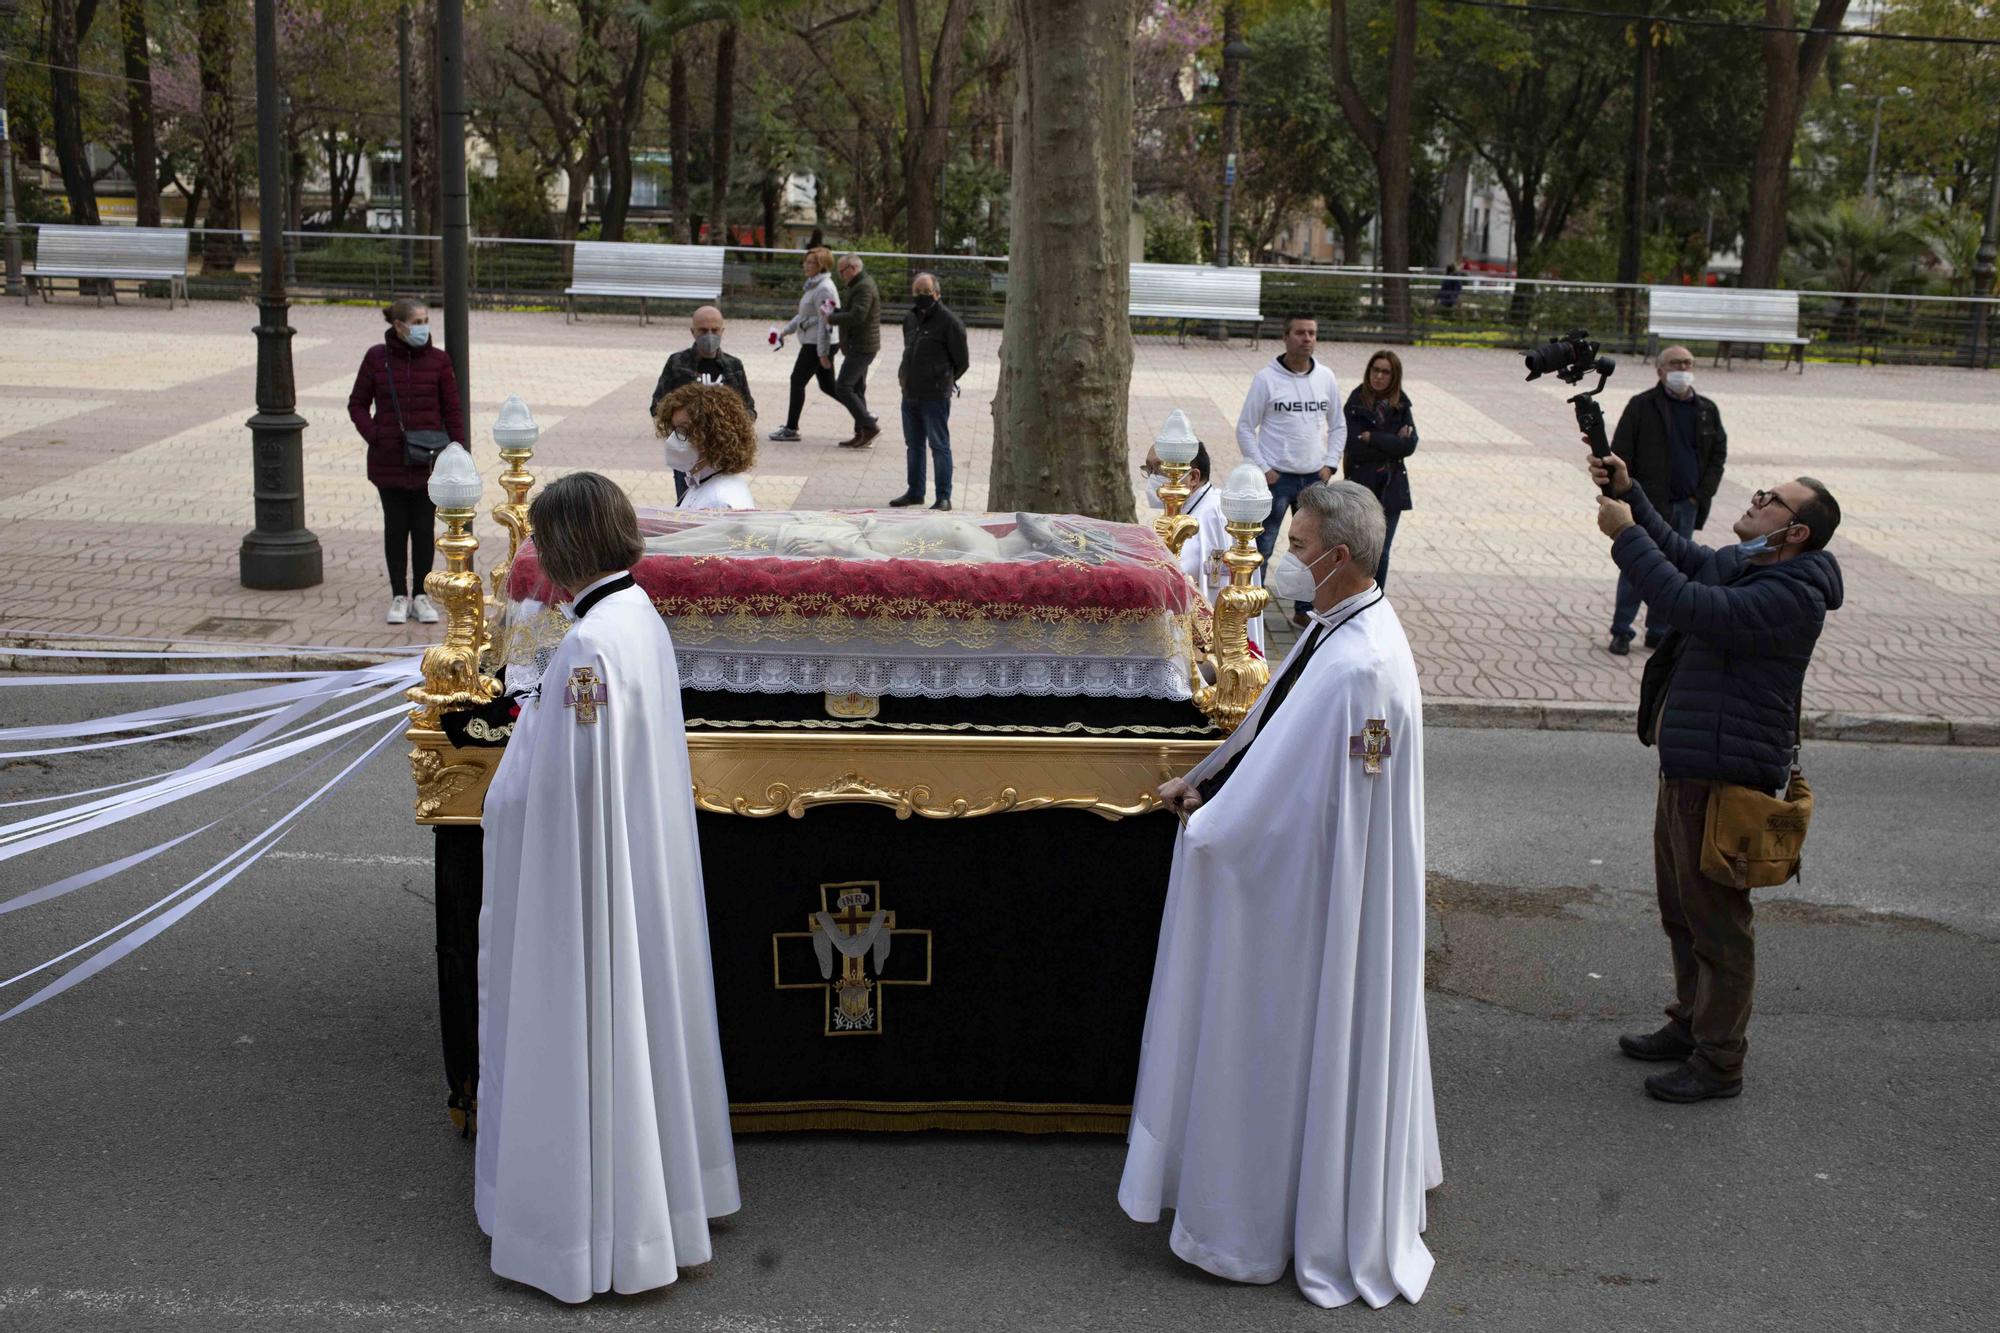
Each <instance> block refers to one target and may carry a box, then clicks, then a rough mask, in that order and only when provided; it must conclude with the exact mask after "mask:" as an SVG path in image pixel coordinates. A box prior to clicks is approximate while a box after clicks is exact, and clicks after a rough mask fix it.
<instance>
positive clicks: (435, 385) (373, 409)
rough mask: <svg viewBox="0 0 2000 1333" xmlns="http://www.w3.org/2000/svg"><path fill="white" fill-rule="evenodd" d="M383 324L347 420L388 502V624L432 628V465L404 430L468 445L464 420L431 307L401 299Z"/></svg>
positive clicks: (350, 398) (385, 528) (385, 536)
mask: <svg viewBox="0 0 2000 1333" xmlns="http://www.w3.org/2000/svg"><path fill="white" fill-rule="evenodd" d="M382 318H383V319H385V320H387V321H388V324H389V331H388V333H387V334H386V335H384V337H383V339H382V341H381V342H380V343H378V344H377V345H376V346H374V347H371V348H369V349H368V354H367V355H366V356H363V357H362V358H361V372H360V374H358V375H356V376H355V378H354V392H353V393H351V394H349V395H348V396H347V415H348V418H349V419H350V420H352V421H353V422H354V429H355V430H357V431H359V432H361V438H362V439H364V440H366V441H368V480H370V481H372V482H374V483H375V491H376V493H377V494H379V495H380V496H381V497H382V554H383V557H384V560H385V562H386V563H387V564H388V566H389V611H388V614H387V615H386V616H385V617H383V618H384V619H385V620H387V621H388V622H389V623H390V624H391V625H401V624H403V623H404V622H406V621H407V620H409V618H410V617H411V616H412V615H414V616H416V618H417V619H418V620H420V621H422V622H424V623H425V624H427V625H428V624H432V623H435V622H436V620H437V618H438V611H437V608H436V607H435V606H433V605H431V599H430V598H428V597H426V596H425V595H424V577H425V576H426V575H428V574H429V573H430V572H431V562H432V558H433V547H432V543H431V538H432V529H433V527H434V525H435V523H436V513H437V511H436V510H435V509H434V508H433V507H432V505H431V497H430V495H429V493H428V488H429V486H430V479H431V468H430V464H429V463H414V462H412V461H410V456H409V454H408V453H407V452H406V451H405V450H404V448H403V432H404V431H406V430H408V431H419V430H441V431H445V432H447V433H448V434H449V435H450V436H451V438H452V439H454V440H456V441H458V442H459V443H461V444H462V443H464V441H465V414H464V413H463V412H462V411H460V409H459V402H458V377H457V376H456V375H455V374H453V373H452V368H451V358H450V357H449V356H446V355H445V354H444V352H443V351H442V350H441V349H439V348H436V347H433V346H431V312H430V308H429V307H428V306H426V305H425V304H424V303H423V302H422V301H419V300H417V299H416V298H415V297H410V296H404V297H399V298H397V300H396V301H394V302H393V303H392V304H390V305H389V306H388V307H387V308H386V309H384V310H383V311H382ZM413 576H414V578H413ZM413 583H414V586H415V588H416V596H415V597H412V596H411V595H410V589H411V587H412V586H413Z"/></svg>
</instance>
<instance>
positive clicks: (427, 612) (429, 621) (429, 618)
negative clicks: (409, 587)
mask: <svg viewBox="0 0 2000 1333" xmlns="http://www.w3.org/2000/svg"><path fill="white" fill-rule="evenodd" d="M410 609H411V610H412V611H414V612H416V613H417V619H418V620H421V621H423V622H424V623H425V624H426V625H435V624H437V623H438V609H437V607H436V606H434V605H432V603H431V599H430V598H428V597H426V596H424V595H423V594H422V593H418V594H417V595H416V596H415V597H412V598H411V599H410Z"/></svg>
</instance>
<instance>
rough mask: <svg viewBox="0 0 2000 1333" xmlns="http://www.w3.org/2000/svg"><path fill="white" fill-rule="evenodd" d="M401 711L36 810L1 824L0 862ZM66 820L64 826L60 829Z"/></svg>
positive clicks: (195, 791)
mask: <svg viewBox="0 0 2000 1333" xmlns="http://www.w3.org/2000/svg"><path fill="white" fill-rule="evenodd" d="M404 711H405V710H404V709H403V707H401V706H400V705H398V706H396V707H393V708H388V709H384V710H383V711H381V712H378V713H371V714H369V715H368V716H366V717H362V718H360V719H358V720H356V721H353V722H349V723H347V724H346V725H344V726H339V727H334V728H332V729H331V730H328V731H322V732H315V733H314V734H313V735H311V736H306V737H303V738H301V739H299V740H295V741H290V742H287V743H285V744H283V745H277V746H273V747H270V748H268V749H266V750H263V751H260V752H259V753H257V754H254V755H241V756H238V757H237V758H235V759H231V760H229V761H227V762H226V763H222V764H218V765H216V766H215V767H213V768H209V769H206V770H202V771H200V772H194V773H189V772H187V771H186V770H182V771H181V772H180V773H177V774H176V775H175V776H174V777H171V778H167V779H165V780H163V781H161V782H157V783H154V784H152V785H151V786H148V787H142V788H140V789H139V790H137V791H134V792H128V793H126V794H125V795H123V796H109V797H105V798H103V799H102V800H98V801H91V802H86V803H85V804H84V805H83V806H81V807H79V808H77V809H75V810H66V811H61V812H57V813H54V814H49V815H37V816H34V817H32V818H29V819H23V820H17V821H15V822H14V823H12V824H8V825H5V826H0V841H4V842H5V843H6V845H5V846H0V861H10V860H12V859H13V858H15V857H17V856H22V855H25V854H26V853H28V852H32V851H37V850H39V849H41V848H43V847H47V846H50V845H52V844H54V843H58V842H63V841H65V840H67V839H69V838H74V837H79V836H81V835H82V834H85V833H90V832H94V831H95V830H97V829H100V828H104V827H106V826H108V825H111V824H116V823H120V822H122V821H124V820H127V819H131V818H134V817H136V816H138V815H142V814H145V813H146V812H147V811H149V810H155V809H158V808H159V807H160V806H163V805H171V804H173V803H174V802H175V801H180V800H184V799H186V798H187V797H189V796H194V795H197V794H198V793H200V792H204V791H207V790H209V789H210V788H212V787H218V786H220V785H222V784H223V783H225V782H229V781H232V780H234V779H236V778H239V777H242V776H243V775H244V774H246V773H252V772H255V771H257V770H258V769H260V768H268V767H270V766H271V765H272V764H275V763H280V762H282V761H284V760H286V759H289V758H291V757H292V756H293V755H295V754H300V753H303V752H304V751H306V750H310V749H313V748H315V747H317V746H321V745H325V744H328V743H330V742H332V741H335V740H338V739H339V738H340V737H342V736H345V735H348V734H349V733H351V732H354V731H356V730H359V729H360V728H362V727H366V726H369V725H370V724H372V723H375V722H382V721H387V720H388V719H389V718H391V717H395V716H396V715H398V714H400V713H403V712H404ZM65 825H67V826H68V827H67V828H65V827H64V826H65Z"/></svg>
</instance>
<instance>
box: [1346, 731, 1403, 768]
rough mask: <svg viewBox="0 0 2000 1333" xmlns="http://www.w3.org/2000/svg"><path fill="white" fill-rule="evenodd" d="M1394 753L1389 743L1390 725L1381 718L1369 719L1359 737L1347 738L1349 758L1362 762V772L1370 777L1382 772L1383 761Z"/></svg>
mask: <svg viewBox="0 0 2000 1333" xmlns="http://www.w3.org/2000/svg"><path fill="white" fill-rule="evenodd" d="M1392 753H1394V747H1393V746H1392V745H1391V744H1390V741H1389V724H1388V722H1387V721H1386V720H1384V719H1382V718H1379V717H1371V718H1369V719H1368V725H1367V726H1365V727H1363V728H1362V729H1361V734H1360V735H1359V736H1349V737H1348V738H1347V757H1348V758H1349V759H1359V760H1360V761H1361V771H1362V772H1363V773H1366V774H1367V775H1368V776H1370V777H1374V776H1375V775H1376V774H1378V773H1380V772H1381V771H1382V761H1383V760H1384V759H1386V758H1388V757H1389V756H1390V755H1391V754H1392Z"/></svg>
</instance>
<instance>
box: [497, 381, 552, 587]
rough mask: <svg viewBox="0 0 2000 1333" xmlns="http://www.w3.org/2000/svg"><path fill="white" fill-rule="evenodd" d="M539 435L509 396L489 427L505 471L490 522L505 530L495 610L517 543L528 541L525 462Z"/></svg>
mask: <svg viewBox="0 0 2000 1333" xmlns="http://www.w3.org/2000/svg"><path fill="white" fill-rule="evenodd" d="M541 435H542V428H541V426H540V424H538V423H537V422H536V420H535V416H534V413H532V412H530V411H529V410H528V405H527V404H526V403H525V402H523V401H521V395H519V394H509V395H508V396H507V401H506V402H504V403H502V404H501V405H500V418H499V420H497V421H495V422H494V423H493V442H494V443H495V444H497V445H499V446H500V457H501V458H502V459H503V460H505V462H506V464H507V470H506V471H505V472H503V473H501V474H500V487H501V489H502V490H504V491H506V492H507V498H506V499H505V500H504V501H502V502H501V503H499V504H497V505H495V506H493V521H494V522H496V523H498V524H499V525H500V526H501V527H503V528H505V529H507V559H506V560H505V561H503V562H501V563H498V564H496V565H494V567H493V592H492V596H491V600H492V601H493V602H494V604H495V605H496V606H497V605H498V604H499V603H501V602H503V601H505V600H506V598H507V575H508V574H509V573H510V572H512V570H513V568H514V557H515V556H517V555H519V554H520V553H521V543H522V542H524V541H526V540H527V539H528V534H529V528H528V492H529V490H530V489H532V488H533V486H534V484H535V476H534V474H533V473H532V472H530V471H528V460H529V459H531V458H533V457H534V456H535V441H536V440H538V439H540V438H541Z"/></svg>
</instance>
